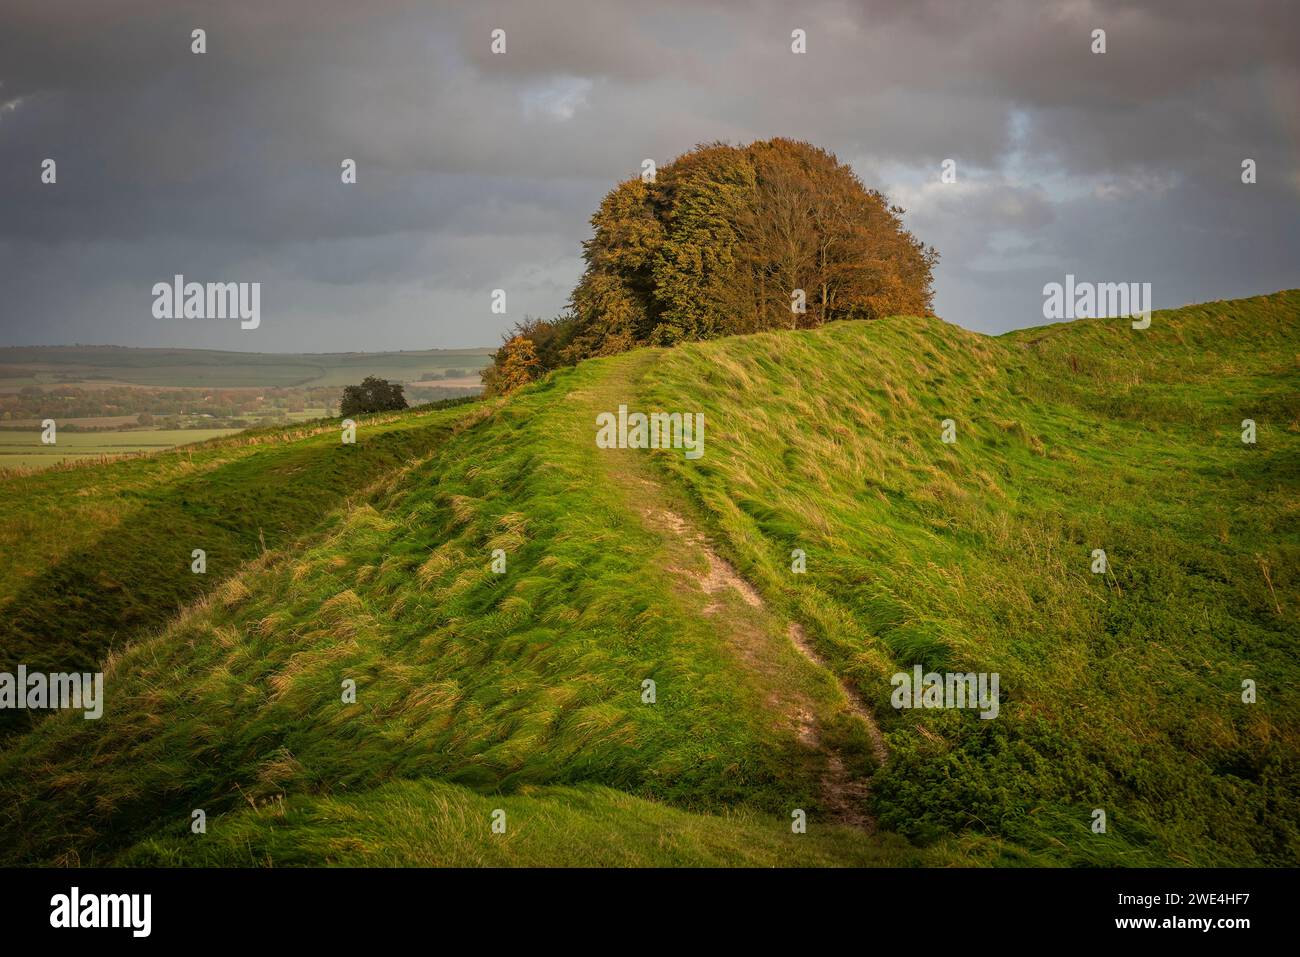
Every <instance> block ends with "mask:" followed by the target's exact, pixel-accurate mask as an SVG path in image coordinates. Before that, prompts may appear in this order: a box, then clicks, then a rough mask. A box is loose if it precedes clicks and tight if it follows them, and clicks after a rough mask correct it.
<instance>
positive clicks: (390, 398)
mask: <svg viewBox="0 0 1300 957" xmlns="http://www.w3.org/2000/svg"><path fill="white" fill-rule="evenodd" d="M404 392H405V388H404V387H403V386H402V384H401V383H400V382H389V381H388V380H387V379H379V378H376V377H375V376H366V377H365V379H363V380H362V382H361V384H360V385H350V386H346V387H344V389H343V398H342V399H341V400H340V401H339V415H341V416H345V417H346V416H349V415H358V414H360V413H363V412H390V411H393V410H395V409H405V408H406V407H407V406H406V396H405V395H404V394H403V393H404Z"/></svg>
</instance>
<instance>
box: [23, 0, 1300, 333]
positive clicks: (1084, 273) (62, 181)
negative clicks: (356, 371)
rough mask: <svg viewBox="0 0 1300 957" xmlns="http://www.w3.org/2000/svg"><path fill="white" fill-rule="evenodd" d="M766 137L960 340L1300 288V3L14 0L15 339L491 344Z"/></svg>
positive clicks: (549, 311) (546, 312) (554, 308)
mask: <svg viewBox="0 0 1300 957" xmlns="http://www.w3.org/2000/svg"><path fill="white" fill-rule="evenodd" d="M195 29H202V30H204V31H205V33H206V52H204V53H201V54H198V53H194V52H193V51H192V45H193V39H192V31H193V30H195ZM495 30H503V31H504V36H505V52H504V53H494V52H493V50H492V43H493V31H495ZM794 30H803V31H804V32H805V35H806V52H805V53H794V52H792V49H791V46H792V39H791V34H792V31H794ZM1096 30H1104V31H1105V52H1104V53H1095V52H1093V47H1094V46H1095V44H1096V41H1095V39H1094V31H1096ZM773 136H785V137H792V138H795V139H802V140H807V141H809V142H811V143H813V144H815V145H817V146H820V147H822V148H824V149H827V150H830V151H831V152H833V153H835V154H836V155H837V156H838V157H839V159H840V160H841V161H842V162H846V163H849V164H851V165H852V166H853V168H854V169H855V170H856V172H857V173H858V175H859V176H860V177H861V178H862V180H863V181H864V183H865V184H866V185H868V186H870V187H873V188H877V189H880V190H882V191H883V192H885V193H886V195H887V196H888V197H889V198H890V199H891V200H892V201H894V202H895V203H897V204H898V205H900V206H902V207H903V208H904V209H905V210H906V213H905V214H904V217H903V218H904V222H905V224H906V225H907V227H908V228H909V229H911V230H912V232H913V233H915V235H917V236H918V237H919V238H920V239H921V240H922V241H924V242H925V243H927V244H928V245H932V246H934V247H936V248H937V249H938V251H939V254H940V262H939V265H938V267H937V269H936V272H935V312H936V314H937V315H939V316H940V317H942V318H944V319H946V320H948V321H949V322H953V323H956V324H958V325H961V326H964V327H966V328H968V329H973V330H977V331H981V332H988V333H997V332H1002V331H1005V330H1008V329H1013V328H1021V327H1025V326H1032V325H1040V324H1042V323H1044V322H1045V321H1046V320H1045V319H1044V318H1043V301H1044V296H1043V286H1044V285H1045V284H1046V283H1050V282H1064V279H1065V276H1066V275H1067V274H1073V275H1074V276H1075V277H1076V279H1077V280H1079V281H1093V282H1149V283H1151V290H1152V299H1153V301H1154V305H1155V307H1156V308H1167V307H1174V306H1180V305H1184V304H1187V303H1191V302H1201V301H1207V300H1213V299H1229V298H1236V297H1240V296H1248V295H1254V294H1259V293H1267V292H1274V291H1276V290H1278V289H1285V288H1293V287H1297V286H1300V149H1298V146H1300V3H1295V2H1291V0H1277V2H1263V0H1235V2H1232V3H1225V2H1222V0H1177V2H1146V3H1142V4H1141V5H1136V4H1121V3H1112V2H1105V0H1061V2H1044V0H1005V2H988V3H960V2H946V3H937V2H927V0H891V2H880V3H876V2H859V3H846V2H817V0H812V2H803V3H791V2H785V3H778V2H771V3H768V2H748V3H742V2H732V0H689V2H675V0H656V2H654V3H644V2H627V0H607V2H603V3H599V4H597V3H592V2H590V0H547V2H545V3H542V2H538V0H518V2H494V0H476V2H474V3H438V2H434V3H430V2H423V3H417V2H408V0H365V2H362V0H222V2H220V3H216V2H206V3H195V2H189V0H113V2H106V0H4V2H3V4H0V346H6V345H38V344H71V343H95V344H100V343H106V344H116V345H131V346H166V347H191V348H218V349H235V350H241V351H273V352H281V351H283V352H288V351H294V352H299V351H307V352H324V351H354V350H356V351H360V350H365V351H371V350H390V349H426V348H455V347H466V346H482V345H495V344H496V343H497V342H499V341H500V338H501V335H502V333H503V332H505V331H506V330H507V329H508V328H509V327H511V326H512V325H513V324H514V323H515V322H516V321H519V320H522V319H523V318H524V317H525V316H545V317H549V316H553V315H555V314H556V313H558V312H559V311H561V310H562V309H563V308H564V305H565V303H566V301H567V299H568V296H569V293H570V291H571V290H572V288H573V286H574V284H575V282H576V281H577V279H578V277H579V275H580V274H581V271H582V266H583V263H582V258H581V252H582V242H583V240H585V239H587V238H588V237H589V236H590V234H591V228H590V223H589V219H590V216H591V214H592V213H593V212H594V211H595V209H596V206H597V204H598V203H599V202H600V199H601V197H602V196H603V195H604V194H605V193H606V192H607V191H608V190H609V189H610V188H612V187H613V186H614V185H615V184H616V183H617V182H619V181H620V180H624V179H628V178H630V177H633V176H637V175H639V174H640V171H641V164H642V160H643V159H646V158H650V159H654V160H655V162H656V163H657V164H659V165H663V164H664V163H666V162H668V161H670V160H672V159H673V158H674V157H676V156H678V155H680V154H681V153H683V152H686V151H688V150H690V149H691V148H692V147H693V146H695V145H697V144H699V143H704V142H711V141H719V140H720V141H725V142H729V143H734V144H742V143H748V142H750V141H753V140H756V139H766V138H770V137H773ZM46 159H53V160H54V161H55V182H53V183H46V182H42V175H43V163H44V161H45V160H46ZM345 159H352V160H354V161H355V162H356V165H357V177H356V182H355V183H348V184H345V183H343V182H342V175H341V164H342V163H343V161H344V160H345ZM948 159H951V160H953V167H952V168H953V170H954V173H955V181H953V182H944V181H943V177H942V175H941V174H942V171H943V164H944V161H945V160H948ZM1247 159H1250V160H1254V163H1255V170H1256V172H1255V176H1256V181H1255V182H1254V183H1243V182H1242V163H1243V161H1244V160H1247ZM176 274H181V275H183V276H184V277H185V278H186V280H187V281H197V282H247V283H253V282H257V283H260V284H261V287H260V297H261V298H260V322H259V324H258V325H257V328H255V329H245V328H241V323H239V322H238V321H229V320H220V319H198V318H189V319H185V318H172V319H166V318H158V317H156V316H155V315H154V309H153V306H154V294H153V287H154V284H155V283H158V282H160V281H161V282H171V281H172V277H173V276H174V275H176ZM495 289H503V290H505V293H506V299H505V310H506V311H505V314H504V315H502V314H498V313H494V312H493V311H492V301H493V300H492V294H493V290H495Z"/></svg>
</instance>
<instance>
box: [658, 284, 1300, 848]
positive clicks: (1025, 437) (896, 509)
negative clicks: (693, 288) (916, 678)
mask: <svg viewBox="0 0 1300 957" xmlns="http://www.w3.org/2000/svg"><path fill="white" fill-rule="evenodd" d="M1298 353H1300V293H1296V292H1287V293H1279V294H1276V295H1274V296H1268V297H1259V298H1257V299H1250V300H1243V301H1240V302H1232V303H1212V304H1208V305H1205V306H1197V307H1189V308H1187V309H1182V310H1175V311H1170V312H1161V313H1157V314H1156V315H1155V318H1154V320H1153V323H1152V326H1151V328H1149V329H1147V330H1141V331H1139V330H1132V329H1130V328H1129V325H1128V323H1127V321H1126V320H1105V321H1085V322H1077V323H1071V324H1069V325H1058V326H1053V327H1048V328H1046V329H1037V330H1024V331H1021V332H1017V333H1015V334H1012V335H1009V336H1004V337H1002V338H999V339H989V338H986V337H983V336H979V335H976V334H973V333H968V332H964V331H963V330H960V329H957V328H954V327H952V326H949V325H947V324H945V323H942V322H939V321H937V320H933V319H929V320H925V319H915V318H896V319H890V320H885V321H882V322H879V323H875V324H871V325H862V324H844V325H839V326H833V327H827V328H824V329H822V330H818V331H816V332H812V333H796V334H768V335H760V336H752V337H747V338H746V339H744V340H740V341H733V340H728V341H722V342H716V343H708V344H703V345H700V346H698V347H694V348H690V349H678V350H674V351H672V352H670V353H666V354H665V355H664V356H663V358H662V360H661V362H660V363H659V365H658V367H657V368H656V371H655V374H654V375H652V376H648V377H647V378H646V380H645V389H644V402H645V403H646V404H647V405H649V406H651V407H656V408H658V407H662V408H672V409H687V408H689V409H692V410H702V411H704V412H705V413H706V417H707V421H708V423H709V436H708V452H707V453H706V455H705V457H704V459H703V460H701V461H700V462H699V463H690V462H686V461H684V460H682V459H681V458H679V457H675V456H672V455H668V454H661V455H659V456H658V461H659V462H660V463H661V464H662V465H663V466H664V467H665V468H666V469H667V470H669V471H670V472H671V474H672V475H673V476H674V478H675V479H677V480H678V481H680V482H682V483H684V484H685V485H686V486H687V487H689V488H690V489H691V492H692V495H693V496H694V497H695V499H696V501H697V502H698V503H699V504H700V506H701V507H702V509H703V510H704V511H705V512H707V513H708V514H709V515H710V517H711V523H712V524H713V525H714V526H715V528H716V529H717V530H718V532H719V533H720V536H721V538H722V540H723V542H724V545H725V547H726V548H727V549H728V550H729V552H730V554H731V555H732V557H733V558H734V559H735V561H736V562H737V564H738V565H739V566H740V568H741V569H742V570H743V571H744V572H745V574H746V575H748V576H749V577H750V578H751V580H753V581H754V582H755V583H757V584H758V585H759V586H760V588H761V589H762V590H763V591H764V592H765V593H766V594H767V595H769V597H772V598H775V599H776V600H778V601H779V602H780V603H782V604H783V606H784V607H786V608H788V609H789V610H790V612H791V614H792V615H794V616H795V617H797V618H799V619H800V620H802V621H804V622H805V623H806V624H807V625H808V626H809V628H810V631H811V633H812V634H813V635H814V637H815V639H816V642H817V646H818V647H819V648H820V649H821V650H822V651H823V652H824V654H825V655H826V656H827V657H828V658H829V659H830V660H831V661H832V662H833V666H834V667H835V668H836V670H837V671H838V672H839V673H840V674H841V675H843V676H845V677H846V678H848V679H849V680H850V681H851V682H852V683H853V684H854V685H855V686H857V687H858V688H859V689H861V690H862V692H863V693H864V695H865V696H866V698H867V699H868V700H869V701H870V702H871V703H872V705H873V707H874V708H875V710H876V712H877V713H878V714H879V715H880V716H881V717H882V720H884V721H885V722H886V724H887V727H888V728H889V730H890V734H889V741H890V745H891V749H892V751H893V755H894V757H893V760H892V761H891V762H890V765H889V767H888V769H887V770H886V772H885V773H884V774H883V775H882V776H881V777H879V778H878V779H877V781H876V795H877V798H876V807H877V811H878V813H879V815H880V820H881V822H882V823H883V824H885V825H887V826H889V827H892V828H897V829H898V830H900V831H902V832H904V833H906V834H909V835H911V836H912V837H914V838H915V839H917V840H922V841H924V840H928V839H932V838H934V837H935V836H937V835H940V834H949V833H953V832H965V831H970V832H978V833H985V834H992V835H997V836H999V837H1002V838H1004V839H1007V840H1011V841H1014V842H1017V843H1019V844H1022V845H1023V846H1026V847H1030V848H1036V849H1041V850H1045V851H1049V852H1051V853H1053V854H1057V855H1059V856H1060V857H1061V858H1062V859H1063V860H1066V861H1072V862H1079V863H1119V864H1142V863H1182V864H1210V865H1221V864H1261V863H1272V864H1281V863H1291V864H1294V863H1295V862H1296V861H1297V860H1300V798H1298V797H1297V794H1300V773H1298V771H1297V767H1298V765H1297V755H1298V754H1300V728H1298V726H1297V721H1298V717H1297V716H1298V715H1300V690H1298V682H1300V666H1297V664H1296V649H1297V638H1298V637H1300V628H1298V627H1297V614H1298V612H1300V582H1298V581H1297V579H1296V572H1297V570H1298V569H1300V521H1298V518H1300V391H1298V390H1297V382H1300V378H1298V377H1297V371H1298V370H1297V354H1298ZM755 396H761V397H762V400H761V401H756V399H755ZM948 418H951V419H953V420H954V421H955V422H956V427H957V442H956V443H955V444H951V445H947V444H944V443H943V442H941V441H940V434H941V421H942V420H944V419H948ZM1244 418H1253V419H1254V420H1256V422H1257V423H1258V428H1259V442H1258V444H1257V445H1254V446H1250V445H1243V443H1242V441H1241V439H1240V433H1241V421H1242V419H1244ZM795 548H802V549H804V550H805V551H806V552H807V555H808V573H807V574H806V575H803V576H798V575H793V574H791V572H790V554H791V551H792V550H793V549H795ZM1096 548H1101V549H1105V551H1106V553H1107V555H1108V557H1109V560H1110V566H1111V571H1110V573H1109V574H1106V575H1094V574H1092V573H1091V571H1090V566H1091V563H1092V558H1091V553H1092V550H1093V549H1096ZM916 664H920V665H923V666H924V668H925V669H926V670H927V671H931V670H933V671H938V672H946V671H988V672H998V673H1000V675H1001V691H1002V711H1001V715H1000V717H999V718H998V719H996V720H991V721H983V720H981V719H979V718H978V717H977V716H976V715H974V714H973V713H969V712H965V713H958V712H952V711H910V712H909V711H901V712H896V711H895V710H894V709H893V708H892V707H891V704H890V694H891V691H892V687H891V685H890V683H889V681H890V676H891V675H892V674H893V673H894V672H896V671H908V670H911V668H912V667H913V665H916ZM1246 679H1251V680H1253V681H1255V682H1257V684H1258V687H1259V702H1258V703H1257V704H1253V705H1252V704H1244V703H1243V702H1242V699H1241V695H1242V682H1243V681H1244V680H1246ZM1098 808H1100V809H1103V810H1105V811H1106V812H1107V815H1108V818H1109V833H1108V834H1107V835H1105V836H1104V837H1102V836H1096V835H1093V834H1092V833H1091V831H1090V829H1089V825H1090V824H1091V814H1092V811H1093V809H1098Z"/></svg>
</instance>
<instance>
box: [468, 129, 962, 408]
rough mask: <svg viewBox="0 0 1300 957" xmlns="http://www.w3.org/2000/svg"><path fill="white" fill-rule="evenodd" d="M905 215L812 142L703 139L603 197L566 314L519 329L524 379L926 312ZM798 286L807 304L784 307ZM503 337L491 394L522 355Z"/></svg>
mask: <svg viewBox="0 0 1300 957" xmlns="http://www.w3.org/2000/svg"><path fill="white" fill-rule="evenodd" d="M902 215H903V210H902V209H900V208H898V207H897V206H892V205H890V204H889V202H888V200H887V199H886V198H885V197H884V196H883V195H882V194H881V193H880V192H878V191H876V190H872V189H867V188H866V187H865V186H864V185H863V183H862V181H861V180H860V179H858V176H857V174H856V173H854V172H853V170H852V169H851V168H849V167H848V166H846V165H844V164H842V163H840V162H839V161H838V160H837V159H836V158H835V156H834V155H833V154H831V153H828V152H826V151H825V150H821V149H818V148H817V147H815V146H812V145H810V144H808V143H801V142H796V141H794V140H788V139H773V140H767V141H763V142H756V143H751V144H750V145H748V146H743V147H741V146H729V145H727V144H725V143H711V144H706V145H703V146H699V147H697V148H696V149H694V150H692V151H691V152H689V153H686V154H685V155H683V156H680V157H678V158H677V159H676V160H674V161H673V162H671V163H669V164H667V165H665V166H662V167H660V168H659V171H658V174H657V176H656V178H655V182H653V183H645V182H643V181H642V180H640V179H639V178H637V179H630V180H628V181H626V182H623V183H620V184H619V185H617V186H615V187H614V189H612V190H611V191H610V192H609V194H608V195H606V197H605V198H604V200H602V202H601V204H600V207H599V208H598V209H597V210H596V213H595V215H593V216H592V218H591V225H592V229H593V234H592V238H591V239H589V240H587V241H586V242H585V243H584V244H583V259H584V260H585V261H586V270H585V271H584V273H583V275H582V278H581V279H580V280H579V282H578V285H577V287H576V288H575V289H574V291H573V294H572V296H571V297H570V302H569V310H568V311H567V312H566V313H565V314H564V315H562V316H560V317H557V318H556V319H555V320H552V321H550V322H544V321H542V320H534V321H533V324H532V325H530V326H527V327H526V328H525V327H517V328H516V330H515V333H514V334H513V335H514V337H520V336H522V337H523V338H526V339H528V340H530V341H532V343H533V344H534V345H535V347H536V348H535V354H536V358H537V360H538V364H537V366H535V367H534V366H532V365H529V366H527V367H526V369H524V370H520V369H519V368H518V367H517V368H516V374H517V375H524V374H525V373H526V379H525V381H527V380H531V379H532V378H535V377H536V376H537V375H538V374H539V373H541V372H543V371H546V370H549V369H553V368H557V367H558V366H560V365H565V364H572V363H574V362H578V361H580V360H581V359H585V358H588V357H590V356H602V355H610V354H613V353H617V352H623V351H626V350H628V349H632V348H635V347H637V346H640V345H672V344H674V343H677V342H680V341H684V340H692V339H709V338H714V337H716V336H723V335H734V334H738V333H747V332H756V331H759V330H764V329H780V328H808V327H813V326H819V325H821V324H822V323H825V322H831V321H834V320H840V319H875V318H879V317H881V316H887V315H896V314H928V313H929V312H930V310H931V308H932V305H933V290H932V282H933V279H932V274H933V270H934V266H935V265H936V263H937V262H938V258H939V257H938V253H937V252H935V250H934V249H933V248H932V247H927V246H924V245H923V244H922V243H921V242H920V240H918V239H917V238H916V237H915V236H913V235H912V234H911V233H910V232H908V231H907V230H906V229H905V228H904V227H903V224H902ZM796 290H802V291H803V299H804V302H805V307H804V310H803V311H802V312H800V311H797V310H794V309H792V308H791V305H792V301H794V299H795V298H796ZM510 341H511V340H507V342H506V345H504V346H503V347H502V348H501V349H500V350H498V352H497V354H496V356H495V364H494V366H492V367H490V369H489V370H485V372H484V382H485V384H486V385H487V386H488V388H489V389H493V388H497V387H498V386H499V385H500V384H501V380H502V379H503V368H502V363H503V362H504V361H505V360H506V359H511V360H512V361H514V362H516V364H517V363H518V361H519V356H518V355H515V354H514V351H513V349H512V348H511V347H510ZM543 343H545V344H543ZM518 348H520V349H522V345H521V346H519V347H518ZM512 381H515V380H514V378H512ZM511 387H512V388H513V387H516V386H511ZM503 391H508V390H503Z"/></svg>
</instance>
